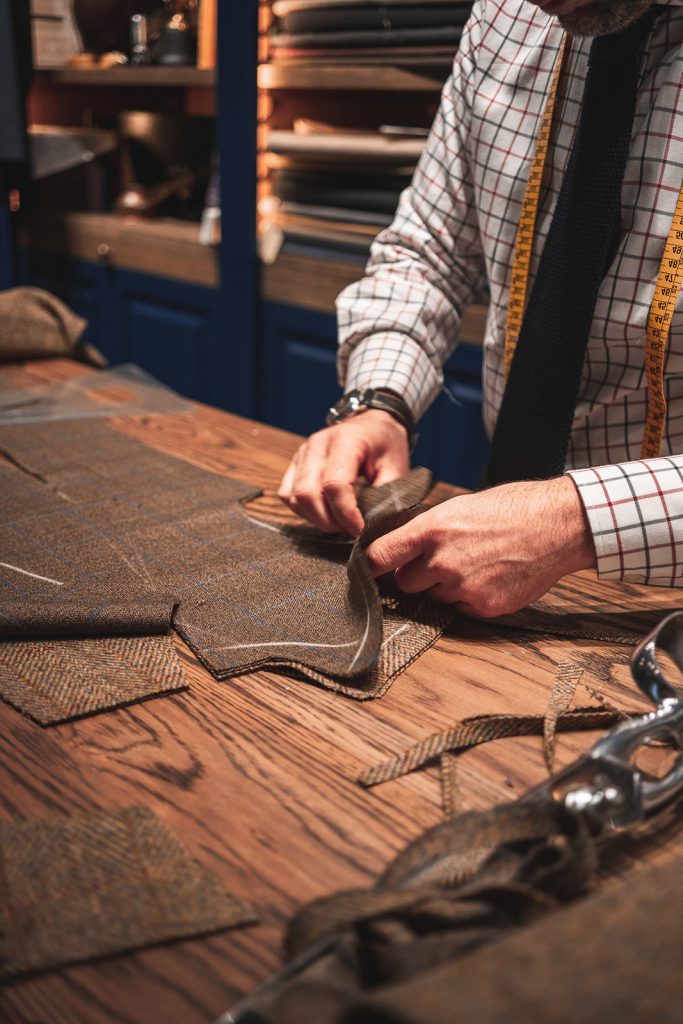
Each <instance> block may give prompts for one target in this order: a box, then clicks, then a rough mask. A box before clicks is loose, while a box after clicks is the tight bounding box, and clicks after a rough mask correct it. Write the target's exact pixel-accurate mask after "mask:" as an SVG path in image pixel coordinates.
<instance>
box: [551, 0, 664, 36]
mask: <svg viewBox="0 0 683 1024" xmlns="http://www.w3.org/2000/svg"><path fill="white" fill-rule="evenodd" d="M653 3H654V0H590V2H589V3H587V4H586V6H585V7H578V8H577V9H576V10H575V11H571V12H570V13H569V14H562V15H558V18H557V20H558V21H559V23H560V25H562V28H563V29H565V31H566V32H569V34H570V35H572V36H606V35H611V34H612V33H613V32H620V31H621V30H622V29H623V28H628V26H629V25H632V24H633V22H634V21H638V19H639V18H640V17H641V15H643V14H645V11H648V10H649V9H650V7H652V4H653Z"/></svg>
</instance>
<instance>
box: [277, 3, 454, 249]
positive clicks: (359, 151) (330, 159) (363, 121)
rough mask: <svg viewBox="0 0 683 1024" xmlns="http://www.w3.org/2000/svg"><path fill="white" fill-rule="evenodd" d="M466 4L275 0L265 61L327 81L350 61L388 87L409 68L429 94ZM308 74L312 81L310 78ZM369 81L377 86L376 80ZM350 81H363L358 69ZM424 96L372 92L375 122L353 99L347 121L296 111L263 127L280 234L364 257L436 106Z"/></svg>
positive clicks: (443, 70) (449, 59) (444, 68)
mask: <svg viewBox="0 0 683 1024" xmlns="http://www.w3.org/2000/svg"><path fill="white" fill-rule="evenodd" d="M471 7H472V0H383V2H382V3H379V2H377V0H374V2H373V0H274V3H273V6H272V11H273V14H274V16H275V23H274V26H273V29H272V31H271V33H270V35H269V43H270V63H271V64H272V65H273V66H276V67H277V66H279V67H280V68H281V69H283V70H284V69H286V68H296V69H297V71H296V73H297V74H299V75H301V74H306V73H307V72H306V70H305V69H306V68H309V69H311V71H310V74H311V75H313V76H315V74H316V73H318V72H319V73H322V74H326V75H328V79H326V81H328V84H329V73H330V72H334V70H335V69H336V70H337V79H338V80H343V78H344V76H345V75H347V74H349V73H353V70H354V69H355V70H357V71H358V70H359V69H360V70H359V73H360V75H361V79H362V77H363V76H365V78H366V79H367V77H368V76H372V74H373V70H374V69H376V70H377V72H378V73H379V74H380V75H382V76H385V77H386V82H387V87H388V89H389V92H391V91H392V89H393V87H394V86H395V85H396V82H397V81H399V80H400V79H399V78H396V77H395V78H391V75H392V74H393V69H397V70H396V74H397V75H398V76H400V75H404V76H406V77H405V78H404V79H402V80H400V81H401V85H400V88H402V89H408V90H410V89H411V88H412V82H411V76H412V75H415V74H417V75H419V76H420V77H421V78H422V79H424V78H425V77H428V78H429V79H430V80H431V81H432V83H433V86H434V97H436V96H437V95H438V90H439V88H440V85H441V83H442V82H444V81H445V79H446V77H447V75H448V73H449V70H450V68H451V65H452V63H453V57H454V55H455V52H456V50H457V48H458V44H459V41H460V36H461V34H462V29H463V26H464V24H465V22H466V21H467V18H468V17H469V13H470V10H471ZM302 69H304V70H303V71H302ZM315 69H317V72H316V70H315ZM311 81H312V85H311V88H315V77H313V78H312V79H311ZM421 84H422V87H423V88H424V84H423V83H421ZM369 87H370V88H372V89H373V90H375V89H378V88H379V89H380V90H381V86H378V85H377V83H376V82H375V81H372V82H370V83H369ZM355 88H356V89H359V88H362V86H360V85H358V77H356V86H355ZM354 95H355V97H359V96H360V93H359V92H356V93H355V94H354ZM373 95H374V96H376V95H377V94H376V93H374V92H373ZM429 95H430V90H429V89H427V90H426V91H424V92H423V93H422V96H423V97H425V100H426V102H423V103H422V104H421V105H419V104H415V103H411V102H408V104H407V105H406V104H403V103H402V104H398V103H397V102H396V101H395V100H394V101H393V102H390V101H387V103H386V104H384V105H382V104H381V103H378V102H377V101H376V100H375V101H373V105H372V111H373V112H374V110H375V109H376V110H377V123H376V124H373V123H372V121H373V114H372V113H371V112H370V111H369V110H367V109H366V110H364V109H363V108H362V105H360V106H359V104H357V103H354V105H353V108H352V109H350V108H348V105H347V110H346V112H345V113H344V114H343V115H342V117H343V118H344V119H345V120H346V125H340V124H319V123H317V122H311V121H309V120H304V119H298V120H295V121H294V123H293V124H292V126H291V127H290V128H287V129H281V128H277V129H275V130H272V131H271V132H270V134H269V138H268V158H267V159H268V165H269V170H270V184H271V186H272V193H273V195H274V196H275V202H274V203H273V202H272V200H269V203H270V206H269V210H271V211H275V213H274V217H275V219H276V221H277V225H278V228H279V230H280V231H281V233H282V235H284V239H285V240H286V241H288V242H292V243H295V244H296V243H301V242H305V243H309V244H314V245H323V246H325V247H330V246H331V247H333V248H336V249H339V250H342V251H345V252H347V253H356V254H358V255H361V256H367V253H368V250H369V247H370V243H371V242H372V240H373V238H374V237H375V236H376V235H377V234H378V233H379V231H380V230H381V229H382V228H384V227H386V226H387V225H389V224H390V223H391V220H392V218H393V214H394V212H395V210H396V206H397V203H398V198H399V195H400V194H401V192H402V190H403V189H404V188H406V187H407V185H408V184H409V183H410V180H411V177H412V174H413V171H414V169H415V165H416V163H417V161H418V159H419V157H420V154H421V152H422V149H423V147H424V143H425V139H426V136H427V128H426V126H427V125H428V124H429V123H430V122H431V120H432V118H433V116H434V113H435V107H436V103H435V101H434V104H433V106H434V109H431V106H430V104H431V100H429V99H427V97H428V96H429ZM337 106H338V105H337ZM318 109H320V106H318ZM380 111H382V113H380ZM396 118H399V119H400V123H397V121H396V120H395V119H396ZM404 118H405V120H404ZM382 119H386V120H387V121H388V122H392V123H390V124H381V123H379V122H380V121H381V120H382ZM349 124H353V125H355V126H356V127H354V128H350V127H348V125H349ZM359 125H362V126H363V127H358V126H359ZM267 219H269V218H267ZM280 237H281V236H280Z"/></svg>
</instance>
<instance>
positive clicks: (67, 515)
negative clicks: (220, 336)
mask: <svg viewBox="0 0 683 1024" xmlns="http://www.w3.org/2000/svg"><path fill="white" fill-rule="evenodd" d="M0 450H2V451H5V452H6V453H7V454H8V456H9V457H10V458H11V459H12V461H13V462H14V464H15V465H14V466H12V465H10V464H4V465H3V464H2V463H0V550H2V552H3V557H2V563H1V564H0V623H4V625H3V626H2V631H3V634H4V635H5V636H10V635H14V636H17V637H22V636H26V635H27V633H29V632H30V633H31V634H32V635H34V634H35V631H36V628H38V626H37V625H36V623H39V624H40V623H44V622H46V621H48V620H53V619H55V618H57V619H59V618H60V617H61V619H62V621H64V622H68V621H69V616H72V619H71V626H69V627H68V628H69V629H71V627H72V626H73V627H74V629H75V635H79V636H80V635H82V634H83V632H84V630H83V629H81V628H80V626H78V614H77V613H78V605H80V608H81V611H82V614H83V620H84V621H85V622H87V623H88V629H87V631H88V632H91V633H97V632H99V627H100V626H101V627H102V629H103V631H105V632H106V631H107V630H111V622H112V620H113V619H115V618H116V616H117V615H119V613H120V612H121V611H122V610H124V613H125V609H128V614H129V615H130V618H131V622H135V621H138V620H140V619H144V616H145V615H146V614H147V613H148V610H149V606H150V601H152V602H153V601H154V600H155V599H159V598H162V599H164V600H166V599H167V600H168V601H169V607H170V606H171V605H172V604H173V603H175V604H177V608H176V611H175V614H174V617H173V625H174V628H175V629H176V630H177V631H178V632H179V633H180V635H181V636H182V637H183V638H184V639H185V641H186V642H187V643H188V644H189V646H190V647H191V648H192V650H193V651H194V652H195V653H196V654H197V656H198V657H199V659H200V660H201V661H202V663H203V664H204V665H205V666H206V667H207V668H208V669H209V670H210V671H211V672H212V673H213V675H214V676H216V677H217V678H219V679H224V678H227V677H229V676H232V675H237V674H239V673H242V672H246V671H250V670H251V669H254V668H258V667H265V666H270V665H273V666H283V667H287V668H289V669H292V670H295V671H297V672H299V673H303V674H304V675H306V676H307V677H308V678H310V679H313V680H315V681H317V682H320V683H321V684H322V685H325V686H328V687H330V688H332V689H335V690H339V691H340V692H343V693H345V694H347V695H350V696H354V697H358V698H360V699H365V698H368V697H374V696H379V695H380V694H381V693H383V692H384V691H385V690H386V688H387V687H388V685H389V683H390V682H391V680H392V679H393V678H394V677H395V676H396V675H397V674H398V673H399V672H400V671H401V670H402V669H403V668H405V666H406V665H407V664H409V663H410V662H411V661H412V660H413V659H414V658H416V657H417V656H418V655H419V654H420V653H421V652H422V651H424V650H425V649H426V648H427V647H428V646H430V644H432V643H433V642H434V641H435V640H436V639H437V638H438V636H440V635H441V632H442V631H443V629H444V628H445V626H446V625H447V623H448V622H449V621H450V620H451V619H452V617H453V615H454V614H455V613H454V611H453V609H452V608H451V607H449V606H446V605H439V604H438V603H436V602H432V601H430V600H429V599H428V598H427V597H426V596H424V595H417V596H410V595H401V594H399V593H398V592H397V591H394V590H392V589H390V588H389V589H388V590H387V592H386V594H385V597H384V603H385V606H386V611H385V614H384V615H383V614H382V600H381V599H380V595H379V592H378V589H377V585H376V584H375V582H374V580H373V579H372V578H371V576H370V574H369V572H368V570H367V566H366V563H365V558H364V555H363V545H364V544H365V543H367V542H368V537H369V536H370V535H375V534H370V533H369V532H365V533H364V534H363V535H362V536H361V538H359V540H358V541H357V542H356V545H355V547H354V549H353V552H352V553H351V557H350V558H349V546H350V545H349V543H348V539H344V538H339V537H330V536H329V535H322V534H320V533H318V532H317V531H314V530H311V529H306V528H301V529H299V528H289V529H288V528H281V527H278V526H276V525H273V524H271V523H266V522H261V521H259V520H258V519H256V518H254V517H252V516H251V515H249V513H248V512H247V511H246V510H245V509H244V508H243V507H242V505H241V502H243V501H244V500H245V499H247V498H249V497H253V496H255V495H256V493H257V491H256V490H255V489H254V488H252V487H249V486H248V485H245V484H242V483H239V482H237V481H235V480H230V479H228V478H226V477H219V476H216V475H214V474H212V473H209V472H206V471H204V470H201V469H198V468H196V467H195V466H192V465H190V464H189V463H185V462H182V461H180V460H178V459H174V458H171V457H170V456H167V455H164V454H161V453H159V452H156V451H153V450H152V449H150V448H148V447H146V446H145V445H142V444H140V443H139V442H137V441H133V440H131V439H130V438H127V437H125V436H124V435H122V434H120V433H118V432H116V431H114V430H112V429H111V428H109V427H108V426H106V425H105V424H103V423H79V422H60V423H56V424H55V425H54V426H53V428H52V429H51V430H50V431H49V433H48V432H46V431H45V430H44V429H43V428H41V427H40V426H39V425H35V426H34V425H30V424H29V425H25V426H22V427H4V428H2V429H0ZM22 469H23V470H24V472H21V471H20V470H22ZM429 483H430V477H429V474H428V473H427V471H426V470H413V472H412V473H411V474H410V475H409V476H408V477H406V478H404V479H402V480H399V481H395V482H393V483H391V484H387V485H385V486H384V487H382V488H368V489H367V490H366V491H365V492H363V494H362V495H361V498H360V501H361V505H362V507H363V508H364V511H365V514H366V515H367V516H368V517H369V526H368V530H372V531H376V530H377V529H379V530H380V531H382V530H386V529H389V528H390V527H391V524H392V522H394V521H395V520H393V519H391V518H387V519H386V522H384V523H383V524H382V525H380V526H378V525H377V520H378V519H380V518H384V517H390V516H393V515H395V514H396V513H397V511H399V510H401V509H405V508H407V507H409V506H412V505H414V504H415V503H416V502H417V501H419V499H420V498H421V497H423V496H424V494H425V492H426V490H427V489H428V487H429ZM370 520H372V522H370ZM74 612H75V613H76V619H75V620H73V615H74ZM19 613H21V614H19ZM124 617H125V615H124ZM119 625H120V627H121V631H123V630H124V629H125V622H123V621H121V622H120V623H119ZM117 631H119V629H118V627H117ZM65 632H66V630H65Z"/></svg>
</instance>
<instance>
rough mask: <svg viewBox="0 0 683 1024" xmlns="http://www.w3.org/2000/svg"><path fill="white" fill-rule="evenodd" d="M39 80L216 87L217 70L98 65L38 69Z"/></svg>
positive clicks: (114, 84) (63, 83) (115, 86)
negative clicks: (103, 67) (101, 68)
mask: <svg viewBox="0 0 683 1024" xmlns="http://www.w3.org/2000/svg"><path fill="white" fill-rule="evenodd" d="M36 81H37V82H39V83H41V84H43V83H47V84H50V85H92V86H97V87H101V86H110V87H113V88H120V87H121V86H135V87H136V88H137V87H139V86H147V87H151V88H155V89H158V88H169V87H176V88H178V87H180V88H197V87H204V88H213V87H214V86H215V84H216V72H215V71H213V70H211V71H206V70H200V69H199V68H165V67H115V68H109V69H108V70H106V71H103V70H100V69H98V68H92V69H88V68H60V69H59V70H55V71H38V72H36Z"/></svg>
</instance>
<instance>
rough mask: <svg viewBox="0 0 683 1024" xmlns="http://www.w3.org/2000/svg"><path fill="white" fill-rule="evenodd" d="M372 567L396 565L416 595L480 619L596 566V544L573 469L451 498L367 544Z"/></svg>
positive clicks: (381, 569)
mask: <svg viewBox="0 0 683 1024" xmlns="http://www.w3.org/2000/svg"><path fill="white" fill-rule="evenodd" d="M365 553H366V556H367V559H368V564H369V566H370V571H371V572H372V574H373V575H374V576H383V575H384V574H385V573H387V572H392V571H395V574H396V583H397V585H398V586H399V587H400V589H401V590H404V591H406V592H408V593H410V594H414V593H418V592H420V591H424V590H429V591H430V592H431V596H432V597H434V598H436V600H437V601H444V602H447V603H449V604H455V606H456V607H457V608H458V609H459V610H460V611H462V612H463V613H464V614H466V615H471V616H473V617H475V618H492V617H493V616H496V615H506V614H509V613H510V612H515V611H517V610H518V609H519V608H523V607H524V606H525V605H528V604H530V603H531V602H532V601H536V600H537V599H538V598H539V597H542V596H543V594H545V593H546V592H547V591H548V590H549V589H550V588H551V587H552V586H553V584H554V583H556V582H557V581H558V580H559V579H561V578H562V576H566V575H567V574H568V573H571V572H577V571H578V570H579V569H588V568H591V567H592V566H594V565H595V549H594V546H593V540H592V537H591V534H590V530H589V528H588V522H587V520H586V515H585V512H584V510H583V506H582V504H581V500H580V498H579V496H578V493H577V490H576V487H575V486H574V483H573V481H572V479H571V477H568V476H562V477H557V478H555V479H553V480H541V481H528V482H527V481H525V482H522V483H513V484H504V485H503V486H500V487H494V488H492V489H491V490H487V491H480V492H479V493H477V494H464V495H462V496H461V497H457V498H451V499H450V500H449V501H445V502H443V504H441V505H437V506H436V507H435V508H432V509H429V510H428V511H427V512H423V513H422V514H421V515H419V516H417V517H416V518H415V519H413V520H412V522H410V523H408V524H407V525H406V526H402V527H400V528H399V529H398V530H394V531H392V532H391V533H387V534H385V535H384V536H383V537H380V538H379V539H378V540H376V541H373V543H372V544H370V545H369V546H368V548H367V549H366V552H365Z"/></svg>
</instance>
